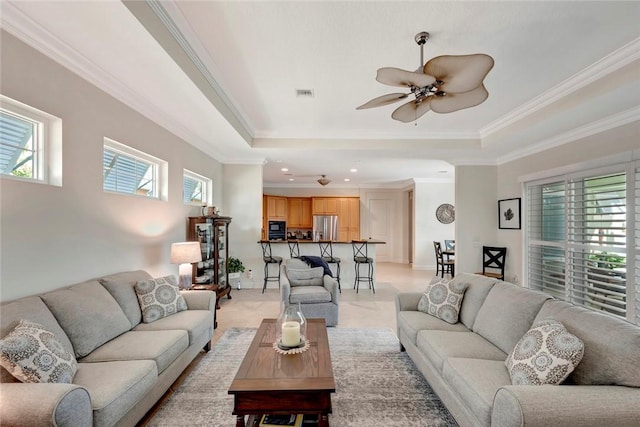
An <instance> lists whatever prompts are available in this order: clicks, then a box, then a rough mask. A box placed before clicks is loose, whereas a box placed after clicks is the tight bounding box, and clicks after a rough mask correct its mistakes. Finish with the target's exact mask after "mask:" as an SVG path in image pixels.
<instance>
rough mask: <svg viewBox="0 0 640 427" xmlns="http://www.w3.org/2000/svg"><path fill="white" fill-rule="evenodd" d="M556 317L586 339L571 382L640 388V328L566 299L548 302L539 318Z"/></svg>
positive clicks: (570, 330) (570, 376)
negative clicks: (582, 353) (565, 300)
mask: <svg viewBox="0 0 640 427" xmlns="http://www.w3.org/2000/svg"><path fill="white" fill-rule="evenodd" d="M547 318H553V319H555V320H558V321H559V322H562V324H563V325H564V326H565V328H567V330H568V331H569V332H571V333H572V334H573V335H575V336H577V337H578V338H580V339H581V340H582V342H584V356H583V357H582V361H580V363H579V364H578V366H577V367H576V369H575V370H574V371H573V372H572V373H571V375H569V378H568V381H571V382H573V383H576V384H584V385H591V384H593V385H597V384H600V385H624V386H631V387H640V363H638V362H639V361H640V357H639V356H638V355H640V327H638V326H636V325H633V324H631V323H629V322H626V321H624V320H622V319H618V318H615V317H613V316H610V315H607V314H604V313H598V312H596V311H593V310H589V309H586V308H584V307H580V306H576V305H573V304H569V303H567V302H563V301H556V300H552V301H547V302H546V303H545V304H544V305H543V306H542V309H540V313H538V317H537V318H536V320H541V319H547Z"/></svg>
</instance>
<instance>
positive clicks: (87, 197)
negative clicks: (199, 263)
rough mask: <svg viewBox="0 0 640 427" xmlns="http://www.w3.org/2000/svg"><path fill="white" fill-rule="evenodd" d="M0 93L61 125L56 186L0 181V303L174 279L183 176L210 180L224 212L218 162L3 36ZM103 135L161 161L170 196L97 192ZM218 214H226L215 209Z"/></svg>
mask: <svg viewBox="0 0 640 427" xmlns="http://www.w3.org/2000/svg"><path fill="white" fill-rule="evenodd" d="M1 36H2V52H1V55H2V56H1V58H0V60H1V62H2V75H1V80H0V91H1V92H2V94H3V95H6V96H8V97H10V98H13V99H16V100H18V101H20V102H23V103H25V104H28V105H31V106H32V107H35V108H37V109H40V110H43V111H45V112H48V113H50V114H53V115H55V116H57V117H59V118H61V119H62V127H63V185H62V187H53V186H49V185H43V184H35V183H28V182H19V181H15V180H11V179H1V180H0V206H1V209H2V210H1V218H0V226H1V228H0V232H1V233H2V234H1V251H2V252H1V258H0V271H1V272H0V300H2V301H8V300H12V299H15V298H18V297H22V296H25V295H31V294H35V293H39V292H43V291H47V290H50V289H55V288H57V287H60V286H64V285H69V284H73V283H75V282H78V281H82V280H86V279H89V278H93V277H97V276H100V275H104V274H109V273H114V272H117V271H122V270H132V269H139V268H141V269H145V270H147V271H149V272H150V273H151V274H152V275H161V274H177V266H174V265H171V264H169V251H170V245H171V243H172V242H177V241H182V240H184V239H185V237H186V217H187V216H189V215H192V214H198V213H199V212H200V209H199V208H197V207H192V206H185V205H184V204H183V203H182V170H183V168H187V169H190V170H192V171H194V172H197V173H199V174H201V175H204V176H207V177H209V178H212V179H213V182H214V205H216V206H222V204H223V197H222V196H223V194H222V192H223V190H222V188H223V187H222V165H221V164H220V163H219V162H217V161H216V160H214V159H212V158H211V157H209V156H206V155H204V154H203V153H202V152H200V151H198V150H197V149H195V148H193V147H192V146H191V145H189V144H187V143H186V142H185V141H183V140H181V139H179V138H177V137H176V136H175V135H173V134H171V133H170V132H168V131H167V130H165V129H164V128H162V127H160V126H158V125H156V124H155V123H153V122H151V121H150V120H148V119H147V118H145V117H143V116H142V115H140V114H138V113H137V112H135V111H134V110H132V109H130V108H129V107H127V106H125V105H123V104H122V103H121V102H119V101H117V100H116V99H114V98H113V97H111V96H109V95H107V94H105V93H104V92H102V91H100V90H99V89H97V88H96V87H94V86H92V85H91V84H89V83H87V82H86V81H85V80H83V79H81V78H79V77H78V76H76V75H75V74H73V73H71V72H70V71H68V70H67V69H66V68H64V67H62V66H60V65H58V64H57V63H55V62H53V61H52V60H50V59H49V58H47V57H46V56H44V55H42V54H40V53H39V52H37V51H35V50H34V49H32V48H30V47H28V46H26V45H25V44H23V43H22V42H20V41H18V40H17V39H15V38H14V37H13V36H11V35H9V34H7V33H5V32H3V33H2V34H1ZM105 136H107V137H109V138H112V139H114V140H116V141H119V142H121V143H124V144H127V145H129V146H131V147H134V148H136V149H139V150H142V151H144V152H146V153H149V154H151V155H153V156H156V157H158V158H160V159H163V160H166V161H168V162H169V174H168V176H169V185H168V192H169V199H168V200H167V201H158V200H148V199H144V198H139V197H135V196H126V195H117V194H108V193H104V192H103V191H102V144H103V137H105ZM223 210H224V208H223Z"/></svg>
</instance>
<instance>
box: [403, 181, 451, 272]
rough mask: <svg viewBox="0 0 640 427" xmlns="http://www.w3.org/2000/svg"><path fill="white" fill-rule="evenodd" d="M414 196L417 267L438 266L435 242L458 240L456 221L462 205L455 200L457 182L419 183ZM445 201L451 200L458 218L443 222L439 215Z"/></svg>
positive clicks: (414, 262) (449, 201)
mask: <svg viewBox="0 0 640 427" xmlns="http://www.w3.org/2000/svg"><path fill="white" fill-rule="evenodd" d="M413 197H414V230H415V234H414V252H413V254H414V258H413V259H414V261H413V264H414V265H413V267H414V268H416V269H421V270H425V269H435V268H436V257H435V253H434V249H433V242H434V241H439V242H440V243H444V241H445V240H448V239H455V238H456V236H455V224H456V222H457V219H458V218H457V217H458V206H457V205H456V201H455V184H453V183H448V184H442V183H419V182H418V183H416V184H415V186H414V191H413ZM443 203H449V204H451V205H453V206H454V207H455V209H456V221H454V222H452V223H451V224H442V223H441V222H440V221H438V219H437V218H436V209H438V206H440V205H441V204H443Z"/></svg>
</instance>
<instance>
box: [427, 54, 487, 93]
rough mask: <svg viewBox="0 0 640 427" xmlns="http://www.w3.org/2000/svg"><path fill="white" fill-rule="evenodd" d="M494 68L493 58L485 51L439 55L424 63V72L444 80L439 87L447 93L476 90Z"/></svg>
mask: <svg viewBox="0 0 640 427" xmlns="http://www.w3.org/2000/svg"><path fill="white" fill-rule="evenodd" d="M492 68H493V58H492V57H490V56H489V55H485V54H483V53H477V54H474V55H443V56H437V57H435V58H433V59H431V60H429V61H428V62H427V63H426V64H424V73H425V74H430V75H432V76H435V77H436V78H437V79H438V80H442V81H443V82H444V84H443V85H441V86H440V87H439V89H440V90H443V91H445V92H447V93H461V92H469V91H471V90H474V89H475V88H477V87H478V86H480V85H481V84H482V81H483V80H484V78H485V77H486V76H487V74H489V71H491V69H492Z"/></svg>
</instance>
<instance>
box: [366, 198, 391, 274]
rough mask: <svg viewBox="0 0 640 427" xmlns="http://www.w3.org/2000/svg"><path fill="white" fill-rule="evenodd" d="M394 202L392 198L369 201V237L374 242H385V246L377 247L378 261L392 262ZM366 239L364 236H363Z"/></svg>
mask: <svg viewBox="0 0 640 427" xmlns="http://www.w3.org/2000/svg"><path fill="white" fill-rule="evenodd" d="M392 218H393V200H391V199H390V198H389V199H388V198H378V197H375V198H371V199H369V236H368V237H371V238H372V239H374V240H383V241H385V242H386V244H385V245H376V261H380V262H388V261H390V259H391V258H390V256H389V254H390V251H391V246H392V245H393V236H392V235H391V230H392V228H393V227H392V226H393V223H392ZM363 237H364V236H363Z"/></svg>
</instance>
